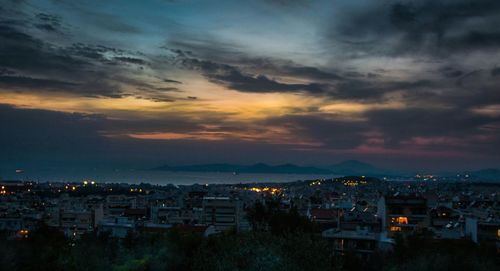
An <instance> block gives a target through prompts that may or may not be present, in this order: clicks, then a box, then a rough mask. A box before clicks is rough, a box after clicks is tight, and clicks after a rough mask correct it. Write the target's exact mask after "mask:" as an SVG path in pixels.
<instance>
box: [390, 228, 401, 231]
mask: <svg viewBox="0 0 500 271" xmlns="http://www.w3.org/2000/svg"><path fill="white" fill-rule="evenodd" d="M389 230H390V231H401V227H391V228H390V229H389Z"/></svg>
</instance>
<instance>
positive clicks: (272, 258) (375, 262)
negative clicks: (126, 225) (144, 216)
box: [0, 205, 500, 271]
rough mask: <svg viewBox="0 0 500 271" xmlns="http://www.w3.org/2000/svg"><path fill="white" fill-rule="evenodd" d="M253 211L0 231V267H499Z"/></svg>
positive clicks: (491, 250)
mask: <svg viewBox="0 0 500 271" xmlns="http://www.w3.org/2000/svg"><path fill="white" fill-rule="evenodd" d="M259 208H260V210H258V209H259ZM255 210H257V211H253V212H254V213H253V214H252V215H253V216H254V218H255V220H256V221H259V223H260V224H266V225H268V227H267V230H265V229H264V228H260V229H259V230H255V231H249V232H235V231H229V232H225V233H221V234H215V235H211V236H209V237H203V236H202V234H200V233H194V232H189V231H185V230H181V229H180V228H176V227H174V228H173V229H172V230H171V231H170V232H169V233H167V234H151V233H137V232H136V233H130V234H129V235H127V237H126V238H124V239H121V240H120V239H117V238H114V237H112V236H110V235H109V234H106V233H102V234H99V235H97V234H94V233H89V234H85V235H83V236H82V237H81V238H79V239H78V240H72V239H69V238H66V237H65V236H64V235H63V234H62V233H61V232H59V231H57V230H54V229H50V228H48V227H41V228H40V229H39V230H38V231H37V232H33V233H30V234H29V237H28V238H23V239H20V240H12V239H8V238H7V235H5V234H2V233H0V237H1V238H2V239H1V241H0V270H23V271H24V270H26V271H28V270H42V271H44V270H56V271H57V270H76V271H80V270H82V271H83V270H96V271H100V270H103V271H119V270H151V271H155V270H180V271H182V270H187V271H189V270H193V271H197V270H201V271H204V270H206V271H208V270H231V271H232V270H241V271H246V270H248V271H253V270H277V271H280V270H292V271H300V270H306V271H313V270H347V271H358V270H360V271H361V270H367V271H371V270H374V271H375V270H377V271H378V270H382V271H393V270H406V271H417V270H431V271H434V270H435V271H438V270H439V271H441V270H443V271H444V270H453V271H455V270H459V271H460V270H479V271H482V270H498V266H500V260H499V258H500V257H499V256H498V254H497V252H496V248H495V247H490V246H478V245H476V244H474V243H471V242H467V241H451V240H446V241H445V240H435V239H432V238H430V237H431V236H429V234H427V233H425V232H424V233H421V234H419V235H414V236H410V237H407V238H402V237H398V238H397V243H396V246H395V248H394V251H393V252H390V253H385V254H378V253H376V254H373V255H372V256H371V257H369V258H360V257H359V256H357V255H354V254H349V253H348V254H345V255H338V254H337V255H335V254H334V253H333V252H334V251H333V246H332V244H331V243H329V242H328V240H326V239H324V238H322V237H321V236H320V235H319V234H317V232H316V231H315V230H314V225H312V224H311V223H310V222H306V221H304V220H303V219H302V218H300V216H299V215H298V213H297V211H296V210H293V209H291V210H290V212H281V211H278V208H277V207H276V208H275V207H273V208H270V209H268V207H266V206H261V207H258V206H257V205H256V206H255ZM254 222H255V221H254Z"/></svg>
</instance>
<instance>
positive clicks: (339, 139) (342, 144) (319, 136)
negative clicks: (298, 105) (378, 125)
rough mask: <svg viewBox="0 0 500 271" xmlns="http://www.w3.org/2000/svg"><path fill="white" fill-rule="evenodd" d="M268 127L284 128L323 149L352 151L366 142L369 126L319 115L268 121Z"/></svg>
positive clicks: (296, 116) (290, 116)
mask: <svg viewBox="0 0 500 271" xmlns="http://www.w3.org/2000/svg"><path fill="white" fill-rule="evenodd" d="M265 124H266V125H271V126H278V127H284V128H286V129H287V130H289V132H290V133H291V134H293V135H296V136H299V137H300V138H304V139H308V140H310V141H311V142H315V143H320V144H321V147H322V148H328V149H352V148H355V147H358V146H359V145H361V144H362V143H364V142H365V140H366V137H365V136H364V133H365V132H367V131H368V130H367V129H368V128H369V127H368V126H367V125H365V124H364V123H362V122H355V121H354V122H353V121H348V120H338V119H332V118H328V117H327V116H321V115H319V116H317V115H288V116H283V117H275V118H270V119H268V120H266V122H265Z"/></svg>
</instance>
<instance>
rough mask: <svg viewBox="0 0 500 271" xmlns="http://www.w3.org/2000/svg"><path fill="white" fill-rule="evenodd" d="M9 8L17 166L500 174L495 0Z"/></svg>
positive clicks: (8, 135) (0, 60)
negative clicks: (360, 168)
mask: <svg viewBox="0 0 500 271" xmlns="http://www.w3.org/2000/svg"><path fill="white" fill-rule="evenodd" d="M1 3H2V4H1V5H0V125H1V133H0V152H1V155H0V163H1V164H2V166H4V167H25V166H33V165H36V166H39V167H50V168H63V167H67V166H72V167H74V166H79V167H92V166H95V165H100V166H103V167H120V166H123V167H134V166H135V167H148V166H158V165H162V164H169V165H183V164H198V163H240V164H252V163H256V162H265V163H270V164H281V163H295V164H299V165H316V166H324V165H329V164H333V163H336V162H339V161H342V160H346V159H357V160H361V161H365V162H369V163H373V164H375V165H377V166H380V167H385V168H393V169H401V170H420V169H424V170H457V169H477V168H486V167H500V151H498V150H500V89H499V88H500V30H499V28H498V25H500V1H497V0H473V1H472V0H441V1H436V0H421V1H417V0H414V1H390V0H380V1H371V0H335V1H332V0H329V1H312V0H303V1H302V0H291V1H285V0H255V1H226V0H218V1H191V0H186V1H181V0H178V1H177V0H171V1H167V0H163V1H162V0H150V1H124V0H109V1H100V0H86V1H74V0H52V1H49V0H45V1H43V0H40V1H35V0H33V1H28V0H25V1H22V0H1Z"/></svg>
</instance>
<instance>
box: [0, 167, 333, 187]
mask: <svg viewBox="0 0 500 271" xmlns="http://www.w3.org/2000/svg"><path fill="white" fill-rule="evenodd" d="M335 177H339V175H334V174H274V173H238V174H234V173H228V172H170V171H158V170H123V169H120V170H117V169H110V170H102V169H100V170H76V169H57V170H36V171H25V170H23V171H21V172H17V173H16V172H15V171H14V172H13V171H10V172H5V171H0V180H25V181H38V182H81V181H84V180H92V181H95V182H98V183H129V184H139V183H150V184H157V185H168V184H174V185H192V184H239V183H283V182H293V181H300V180H316V179H329V178H335Z"/></svg>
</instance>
